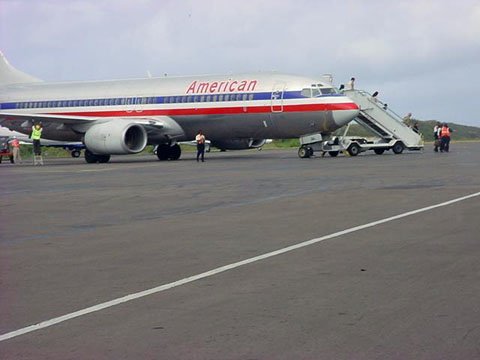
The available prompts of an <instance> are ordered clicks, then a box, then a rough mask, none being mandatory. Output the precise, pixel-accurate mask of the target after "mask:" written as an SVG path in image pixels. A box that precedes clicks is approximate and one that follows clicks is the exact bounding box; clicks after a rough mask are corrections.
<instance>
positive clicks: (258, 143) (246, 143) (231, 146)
mask: <svg viewBox="0 0 480 360" xmlns="http://www.w3.org/2000/svg"><path fill="white" fill-rule="evenodd" d="M265 142H266V140H265V139H228V140H216V141H212V146H215V147H216V148H219V149H221V150H246V149H256V148H259V147H262V146H263V145H264V144H265Z"/></svg>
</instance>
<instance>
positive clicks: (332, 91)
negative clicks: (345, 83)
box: [320, 87, 337, 95]
mask: <svg viewBox="0 0 480 360" xmlns="http://www.w3.org/2000/svg"><path fill="white" fill-rule="evenodd" d="M320 91H321V92H322V94H323V95H330V94H336V93H337V92H336V91H335V89H334V88H331V87H329V88H322V89H320Z"/></svg>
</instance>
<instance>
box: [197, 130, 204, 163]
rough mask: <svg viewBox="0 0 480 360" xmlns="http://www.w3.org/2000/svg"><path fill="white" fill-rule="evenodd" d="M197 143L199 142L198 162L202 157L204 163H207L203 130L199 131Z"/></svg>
mask: <svg viewBox="0 0 480 360" xmlns="http://www.w3.org/2000/svg"><path fill="white" fill-rule="evenodd" d="M195 141H196V142H197V162H198V161H199V159H200V157H201V159H202V162H204V161H205V135H203V133H202V130H198V134H197V136H195Z"/></svg>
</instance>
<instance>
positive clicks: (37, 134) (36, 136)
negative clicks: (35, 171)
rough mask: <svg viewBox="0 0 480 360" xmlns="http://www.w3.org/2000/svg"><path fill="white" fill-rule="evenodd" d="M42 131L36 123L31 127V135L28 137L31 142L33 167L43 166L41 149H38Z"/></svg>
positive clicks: (40, 126)
mask: <svg viewBox="0 0 480 360" xmlns="http://www.w3.org/2000/svg"><path fill="white" fill-rule="evenodd" d="M42 131H43V128H42V125H41V124H40V123H36V124H35V125H34V126H32V134H31V135H30V137H31V138H32V140H33V165H39V164H40V165H43V158H42V149H41V147H40V139H41V137H42Z"/></svg>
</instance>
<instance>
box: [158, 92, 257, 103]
mask: <svg viewBox="0 0 480 360" xmlns="http://www.w3.org/2000/svg"><path fill="white" fill-rule="evenodd" d="M247 100H253V94H220V95H189V96H167V97H165V98H164V99H163V102H164V103H165V104H172V103H191V102H217V101H247Z"/></svg>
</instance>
